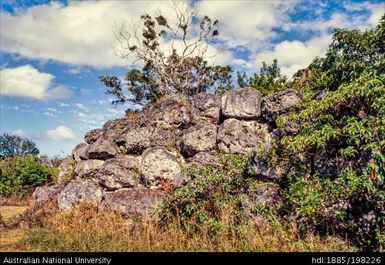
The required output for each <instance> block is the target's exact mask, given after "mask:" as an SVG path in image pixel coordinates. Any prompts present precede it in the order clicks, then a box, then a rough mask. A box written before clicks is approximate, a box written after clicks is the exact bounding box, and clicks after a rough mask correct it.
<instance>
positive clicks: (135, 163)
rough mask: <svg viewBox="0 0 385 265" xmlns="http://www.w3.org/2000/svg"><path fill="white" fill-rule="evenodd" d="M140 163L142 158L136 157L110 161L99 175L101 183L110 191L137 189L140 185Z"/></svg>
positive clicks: (124, 157) (101, 169) (118, 158)
mask: <svg viewBox="0 0 385 265" xmlns="http://www.w3.org/2000/svg"><path fill="white" fill-rule="evenodd" d="M140 163H141V161H140V158H138V157H134V156H119V157H117V158H111V159H108V160H106V161H105V162H104V163H103V165H102V166H101V168H100V169H99V171H98V173H97V176H98V177H99V182H100V184H101V185H102V186H104V187H106V188H107V189H109V190H117V189H121V188H131V187H135V186H137V185H138V184H139V178H140V175H139V165H140Z"/></svg>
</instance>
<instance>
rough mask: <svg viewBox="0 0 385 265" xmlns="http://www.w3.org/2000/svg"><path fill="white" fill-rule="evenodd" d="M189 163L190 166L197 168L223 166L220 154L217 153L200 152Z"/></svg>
mask: <svg viewBox="0 0 385 265" xmlns="http://www.w3.org/2000/svg"><path fill="white" fill-rule="evenodd" d="M187 162H188V163H189V165H195V166H197V167H205V166H215V167H221V166H222V165H221V163H220V161H219V154H217V153H207V152H200V153H197V154H196V155H194V156H193V157H191V158H189V159H188V160H187Z"/></svg>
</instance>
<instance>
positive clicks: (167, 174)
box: [141, 147, 181, 188]
mask: <svg viewBox="0 0 385 265" xmlns="http://www.w3.org/2000/svg"><path fill="white" fill-rule="evenodd" d="M180 172H181V166H180V163H179V161H178V160H177V158H176V157H175V155H174V154H173V153H171V152H170V151H168V150H167V149H166V148H164V147H152V148H149V149H147V150H146V151H144V152H143V155H142V169H141V173H142V176H143V180H144V181H145V183H146V185H148V186H151V187H152V188H156V187H157V186H159V184H161V183H162V182H163V181H166V182H167V181H170V182H171V181H172V180H173V179H174V178H175V176H176V175H177V174H179V173H180Z"/></svg>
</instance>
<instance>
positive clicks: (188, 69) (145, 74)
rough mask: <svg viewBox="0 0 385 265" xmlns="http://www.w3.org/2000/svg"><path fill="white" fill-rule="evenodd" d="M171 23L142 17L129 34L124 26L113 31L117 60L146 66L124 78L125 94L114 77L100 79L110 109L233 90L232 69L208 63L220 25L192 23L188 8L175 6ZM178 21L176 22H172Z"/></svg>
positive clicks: (207, 20) (206, 21)
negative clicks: (110, 101) (209, 50)
mask: <svg viewBox="0 0 385 265" xmlns="http://www.w3.org/2000/svg"><path fill="white" fill-rule="evenodd" d="M173 10H174V11H175V18H172V19H168V18H166V17H164V16H163V15H161V14H159V15H158V16H156V17H152V16H150V15H147V14H146V15H142V16H141V22H142V26H141V27H137V29H136V30H133V31H129V30H127V28H126V26H125V25H123V26H121V27H119V28H118V30H117V32H116V40H117V42H118V44H119V45H118V47H119V48H118V49H117V51H116V54H117V55H118V56H120V57H121V58H124V59H127V60H130V61H132V62H133V63H136V62H138V61H140V62H141V63H143V64H144V66H143V68H142V69H141V70H138V69H132V70H130V71H129V72H128V73H127V75H126V77H125V81H126V84H125V85H126V87H127V92H128V93H126V92H124V88H123V84H122V81H121V80H119V78H117V77H116V76H101V77H100V80H101V81H102V82H103V83H104V84H105V85H106V87H107V91H106V93H107V94H112V95H114V96H116V100H115V101H113V104H117V103H120V104H123V103H126V102H132V103H134V104H140V105H144V104H147V103H152V102H155V101H157V100H158V99H159V98H161V97H163V96H166V95H179V96H184V97H187V98H190V97H191V96H193V95H195V94H197V93H200V92H204V91H211V92H214V93H216V94H221V93H223V92H224V91H225V90H229V89H231V71H232V69H231V67H230V66H224V67H223V66H220V65H214V64H209V63H208V59H210V58H211V57H210V56H209V54H208V49H209V45H210V43H213V42H214V41H215V38H216V36H217V35H218V34H219V31H218V25H219V22H218V20H214V21H213V20H212V19H210V18H209V17H207V16H204V17H203V18H202V19H201V21H200V23H197V22H196V19H197V17H196V15H195V12H194V11H192V10H191V9H190V7H189V5H188V4H185V5H184V6H183V3H180V2H179V3H177V2H174V5H173ZM174 20H176V22H173V21H174Z"/></svg>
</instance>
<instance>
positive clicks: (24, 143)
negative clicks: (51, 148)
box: [0, 133, 39, 158]
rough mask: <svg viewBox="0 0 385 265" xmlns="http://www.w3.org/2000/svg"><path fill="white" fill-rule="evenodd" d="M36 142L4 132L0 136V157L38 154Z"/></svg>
mask: <svg viewBox="0 0 385 265" xmlns="http://www.w3.org/2000/svg"><path fill="white" fill-rule="evenodd" d="M38 154H39V149H38V148H37V147H36V144H35V143H34V142H33V141H32V140H30V139H28V138H26V137H21V136H18V135H11V134H8V133H4V134H3V135H1V136H0V157H1V158H2V157H9V156H27V155H38Z"/></svg>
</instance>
